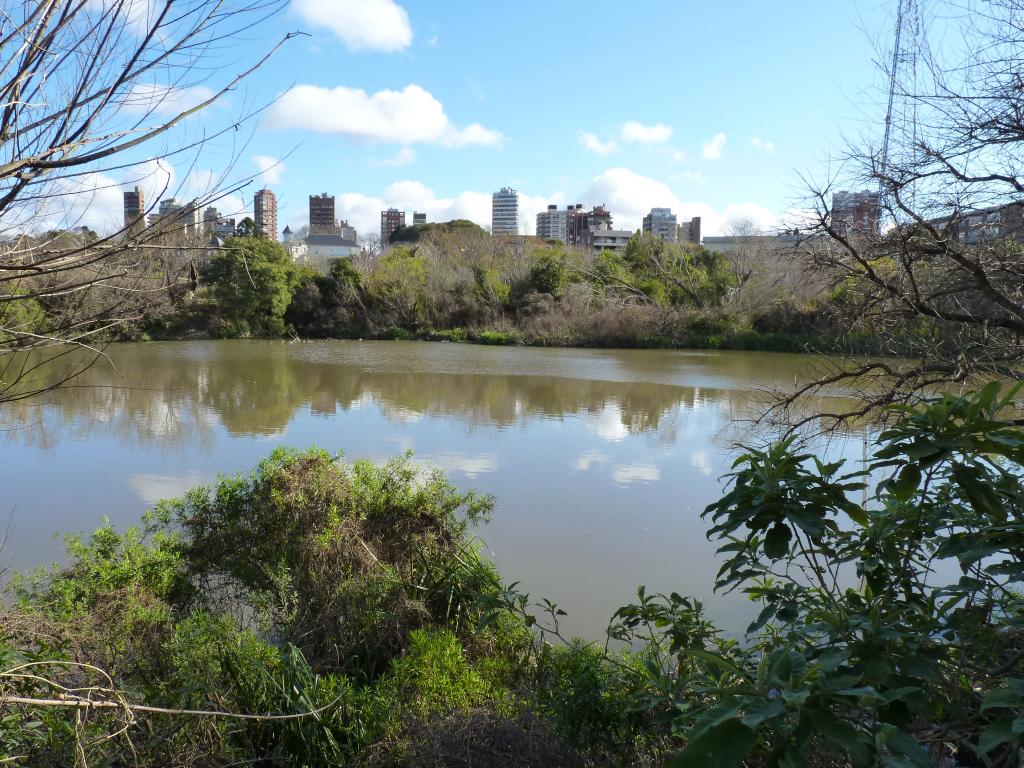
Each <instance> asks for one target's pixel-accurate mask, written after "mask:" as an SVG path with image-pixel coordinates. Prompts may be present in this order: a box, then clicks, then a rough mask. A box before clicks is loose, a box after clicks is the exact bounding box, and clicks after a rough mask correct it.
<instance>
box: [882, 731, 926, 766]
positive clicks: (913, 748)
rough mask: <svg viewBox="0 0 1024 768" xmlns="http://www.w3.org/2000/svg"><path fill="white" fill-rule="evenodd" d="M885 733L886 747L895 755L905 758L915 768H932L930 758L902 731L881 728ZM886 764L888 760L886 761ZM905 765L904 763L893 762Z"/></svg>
mask: <svg viewBox="0 0 1024 768" xmlns="http://www.w3.org/2000/svg"><path fill="white" fill-rule="evenodd" d="M883 730H885V731H886V732H887V735H888V738H887V739H886V742H885V743H886V746H887V747H888V748H889V750H890V751H891V752H893V753H894V754H895V755H897V756H899V757H902V758H905V759H906V761H908V762H909V764H910V765H912V766H914V767H915V768H932V760H931V757H929V756H928V753H927V752H925V751H924V750H923V749H921V745H920V744H918V743H917V742H916V741H914V740H913V739H912V738H910V737H909V736H908V735H907V734H905V733H903V731H899V730H896V729H895V728H894V727H893V726H888V727H885V728H883ZM886 762H887V763H888V762H889V760H886ZM894 762H898V763H899V764H901V765H905V764H906V762H904V761H902V760H901V761H894Z"/></svg>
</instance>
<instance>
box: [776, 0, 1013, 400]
mask: <svg viewBox="0 0 1024 768" xmlns="http://www.w3.org/2000/svg"><path fill="white" fill-rule="evenodd" d="M933 24H935V25H938V24H943V25H948V26H949V27H952V29H943V30H941V31H942V33H943V35H944V36H945V37H946V38H948V39H952V36H953V35H954V34H960V35H962V38H963V39H964V40H965V41H966V45H965V46H964V47H962V48H961V47H955V46H941V47H940V48H937V49H936V50H939V51H941V52H945V53H944V55H945V56H946V58H940V57H939V56H940V54H939V53H935V52H934V51H932V50H931V49H930V48H929V47H928V46H927V43H926V42H924V41H914V42H912V43H911V45H912V46H914V49H913V52H914V53H915V57H916V60H917V61H918V62H919V63H920V65H919V66H918V67H917V71H916V72H914V73H912V74H911V75H905V74H904V73H905V70H906V67H904V66H898V67H897V71H896V72H886V73H885V76H886V82H887V83H888V82H890V80H891V82H892V85H893V100H894V103H895V104H896V105H897V107H898V108H897V109H895V110H894V111H893V112H892V114H894V115H895V116H896V117H898V118H899V119H895V118H894V119H893V121H892V123H891V126H890V130H888V131H887V134H888V143H886V141H885V138H884V137H883V138H880V139H879V140H877V141H876V142H874V143H868V144H866V145H854V146H852V147H851V148H850V150H849V153H848V161H847V163H846V166H845V168H844V171H843V175H842V176H841V177H839V178H837V179H833V180H832V181H831V182H830V183H829V184H826V185H819V186H816V187H814V188H813V189H812V205H813V210H814V216H813V218H814V224H815V228H814V231H813V232H812V233H811V236H810V237H809V238H808V240H807V241H806V243H805V247H804V248H803V251H804V253H805V256H806V258H807V265H808V268H809V269H811V270H812V271H813V274H816V275H817V276H821V277H823V278H825V279H826V280H827V281H828V282H829V283H830V285H831V286H832V287H833V289H834V290H835V292H836V295H837V297H838V298H839V299H840V302H839V304H840V306H842V307H844V308H845V309H846V311H847V313H848V327H850V328H851V329H852V330H854V331H855V332H859V333H869V334H872V335H874V336H875V337H877V338H878V340H879V345H880V347H881V349H882V350H883V351H885V352H888V353H891V354H892V355H898V356H900V357H901V358H902V360H899V361H897V360H881V361H875V362H870V363H866V364H861V365H856V366H849V365H846V366H844V367H843V369H842V370H834V371H826V372H825V373H824V374H823V375H822V376H821V377H819V378H817V379H815V380H814V381H813V382H810V383H808V384H807V385H805V386H803V387H801V388H799V389H798V390H797V391H796V393H795V395H793V396H794V397H797V396H802V395H803V394H807V393H810V392H814V391H818V390H820V389H821V388H822V387H826V386H831V385H832V384H834V383H835V382H836V381H838V380H840V379H857V380H864V377H866V376H868V375H870V376H871V379H872V381H871V389H870V391H865V392H864V395H865V398H866V403H865V405H864V406H863V407H862V408H858V409H857V410H858V411H862V410H870V409H872V408H874V407H875V406H877V405H879V404H881V403H886V402H892V401H897V402H903V401H913V400H916V399H918V397H919V396H920V393H922V392H923V391H924V390H927V389H928V388H929V387H932V386H934V385H937V384H940V383H946V382H970V381H972V380H979V379H981V380H984V379H990V378H992V377H1008V378H1019V377H1020V375H1021V365H1020V363H1021V360H1022V358H1024V344H1022V339H1024V279H1022V278H1024V245H1022V242H1024V216H1022V210H1024V209H1022V204H1021V197H1022V195H1024V176H1022V168H1024V89H1022V88H1021V72H1022V71H1024V2H1022V0H987V1H986V2H981V3H979V4H978V7H977V8H975V7H973V6H972V7H971V8H970V9H962V10H961V11H959V12H956V13H954V14H953V15H952V16H951V17H950V18H948V19H942V20H938V19H936V20H934V21H933ZM893 58H894V62H895V63H896V64H898V65H899V64H900V63H901V62H903V61H904V60H905V59H907V58H908V56H907V53H906V51H905V50H904V51H902V52H898V55H897V56H895V57H893ZM880 123H881V121H880ZM880 132H881V131H880ZM840 183H842V184H843V186H846V185H850V186H847V187H846V188H860V189H865V190H869V191H870V192H871V193H873V192H874V190H878V195H879V203H880V206H879V208H880V216H878V218H879V219H880V221H879V222H876V221H872V218H873V216H872V214H871V213H870V209H868V212H867V214H866V215H862V216H860V217H859V220H852V219H851V217H850V216H848V215H847V213H846V212H845V211H844V210H842V209H841V207H836V206H835V205H834V200H835V198H833V191H834V190H835V189H836V187H837V185H838V184H840ZM907 360H909V361H910V362H907ZM787 401H789V402H791V401H792V397H790V398H787ZM844 415H848V414H837V415H836V416H837V417H841V416H844Z"/></svg>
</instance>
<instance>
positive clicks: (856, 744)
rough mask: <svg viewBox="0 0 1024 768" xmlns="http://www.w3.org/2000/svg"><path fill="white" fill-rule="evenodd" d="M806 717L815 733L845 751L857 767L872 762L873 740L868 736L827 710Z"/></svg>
mask: <svg viewBox="0 0 1024 768" xmlns="http://www.w3.org/2000/svg"><path fill="white" fill-rule="evenodd" d="M806 716H807V720H808V722H809V723H810V724H811V727H812V728H813V729H814V731H815V733H817V735H819V736H821V737H822V738H823V739H826V740H827V741H830V742H832V743H833V744H834V745H836V746H837V747H839V748H840V749H842V750H844V751H845V752H846V753H847V754H848V755H849V756H850V759H851V760H852V761H853V763H854V764H855V765H866V764H868V763H870V762H871V740H870V738H869V737H868V736H867V735H866V734H864V733H861V732H860V731H858V730H857V729H856V728H854V727H853V726H852V725H850V723H849V722H847V721H846V720H842V719H840V718H839V717H837V716H836V715H834V714H832V713H831V712H829V711H827V710H811V711H809V712H807V713H806Z"/></svg>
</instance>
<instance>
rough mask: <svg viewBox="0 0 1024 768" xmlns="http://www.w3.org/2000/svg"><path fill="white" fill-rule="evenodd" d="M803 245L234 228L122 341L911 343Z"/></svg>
mask: <svg viewBox="0 0 1024 768" xmlns="http://www.w3.org/2000/svg"><path fill="white" fill-rule="evenodd" d="M456 225H458V226H456ZM790 257H791V254H786V253H784V252H782V251H776V250H771V249H766V248H764V247H763V245H762V246H758V248H757V250H756V252H750V253H748V252H736V253H732V254H730V255H729V256H728V257H727V256H724V255H722V254H720V253H716V252H713V251H709V250H706V249H704V248H701V247H699V246H693V245H685V244H675V243H665V242H663V241H661V240H659V239H656V238H653V237H651V236H649V235H640V234H637V235H636V236H635V237H634V238H633V239H632V240H631V241H630V243H629V245H628V246H627V248H626V249H625V251H623V252H622V253H613V252H604V253H598V254H588V253H584V252H582V251H579V250H576V249H569V248H566V247H565V246H563V245H561V244H559V243H557V242H545V241H524V240H521V239H517V238H492V237H491V236H489V235H488V234H487V233H486V232H484V231H483V230H481V229H480V228H479V227H476V226H475V225H470V224H468V222H467V223H463V224H461V225H459V223H458V222H452V223H450V224H448V225H428V228H427V229H426V230H425V231H424V232H422V233H420V234H419V235H418V239H417V240H416V241H415V242H412V243H401V244H397V245H394V246H393V247H391V248H390V249H388V250H387V251H385V252H384V253H382V254H380V255H378V256H374V257H372V258H371V257H361V258H342V259H334V260H330V261H328V262H325V263H323V264H320V265H318V267H317V268H316V269H314V268H313V267H312V266H310V265H303V264H298V263H296V262H294V261H292V259H291V258H290V257H289V255H288V253H287V251H286V250H285V248H284V247H283V246H281V245H280V244H277V243H272V242H269V241H266V240H261V239H258V238H254V237H234V238H229V239H228V240H227V242H226V243H225V245H224V246H223V247H222V248H221V249H218V250H215V251H211V252H209V253H208V254H207V256H206V257H205V258H204V259H203V260H202V261H201V264H200V267H199V269H198V270H197V272H196V277H195V279H193V280H191V281H190V282H187V283H179V284H177V285H175V286H173V287H172V289H171V290H170V291H168V292H167V296H166V298H165V300H164V301H163V302H162V303H159V302H158V303H150V304H147V305H146V306H145V307H142V308H140V312H139V314H138V316H137V317H136V319H135V320H134V321H132V322H129V323H124V324H120V325H118V326H116V327H115V328H113V329H112V330H111V332H110V334H108V336H107V338H108V339H111V340H125V341H132V340H169V339H188V338H296V337H298V338H304V339H320V338H338V339H415V340H425V341H450V342H471V343H479V344H491V345H520V344H521V345H529V346H552V347H596V348H642V349H723V350H730V349H731V350H752V351H774V352H810V351H817V352H822V353H826V354H871V355H887V354H892V355H897V354H899V353H900V351H901V349H900V348H898V347H895V346H893V344H892V343H891V341H890V342H887V343H883V341H882V339H881V337H879V336H877V335H875V334H874V333H873V331H872V329H871V328H866V327H860V326H858V325H857V324H856V323H855V322H851V321H850V320H849V318H850V317H851V316H855V315H856V303H857V300H856V293H855V292H854V291H851V290H842V289H835V288H832V289H829V288H827V287H826V286H824V285H818V286H814V285H813V284H812V281H809V280H807V279H806V275H804V274H803V273H799V270H795V269H794V267H793V265H792V258H790ZM50 310H51V308H49V307H43V308H41V309H40V314H41V315H42V316H44V317H45V315H46V313H47V312H48V311H50ZM53 311H56V312H59V311H60V309H59V308H55V309H53ZM44 322H45V321H44Z"/></svg>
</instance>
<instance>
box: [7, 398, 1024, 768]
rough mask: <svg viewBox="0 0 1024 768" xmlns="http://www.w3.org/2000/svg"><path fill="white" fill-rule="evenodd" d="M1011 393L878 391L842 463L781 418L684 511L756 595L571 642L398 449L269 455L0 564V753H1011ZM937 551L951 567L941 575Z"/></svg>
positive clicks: (208, 762) (549, 761)
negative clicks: (724, 627)
mask: <svg viewBox="0 0 1024 768" xmlns="http://www.w3.org/2000/svg"><path fill="white" fill-rule="evenodd" d="M1018 394H1019V387H1012V388H1009V389H1003V390H1001V389H1000V387H999V386H998V385H990V386H988V387H985V388H984V389H983V390H981V391H979V392H975V393H972V394H969V395H966V396H953V395H943V396H942V397H940V398H938V399H935V400H933V401H930V402H928V403H926V404H923V405H921V406H919V407H916V408H913V409H910V408H903V409H899V410H898V412H897V414H896V415H897V416H898V418H897V419H896V420H894V421H893V422H892V423H891V425H890V426H889V427H888V428H887V429H886V431H885V432H883V433H882V434H881V435H879V437H878V438H877V441H876V443H875V445H874V448H873V451H872V453H871V460H870V462H869V466H867V467H865V468H862V469H853V468H852V467H846V466H844V464H843V463H842V462H837V463H833V464H824V463H823V462H822V461H821V460H820V459H819V458H817V457H816V456H814V455H813V452H811V451H809V450H808V449H807V448H805V447H804V446H803V445H801V444H800V442H799V441H797V440H796V439H795V438H789V439H784V440H781V441H778V442H776V443H773V444H771V445H769V446H766V447H761V448H746V449H744V451H743V453H742V454H741V455H740V456H739V458H738V459H737V461H736V463H735V464H734V468H733V472H732V474H730V475H729V476H728V478H727V479H728V480H729V483H728V485H727V487H726V490H725V493H724V495H723V496H722V497H721V498H720V499H719V500H718V501H717V502H715V503H713V504H711V505H710V506H709V507H708V508H707V509H706V510H705V512H704V519H705V520H706V521H707V523H708V525H709V527H710V530H709V534H708V535H709V536H710V537H712V538H713V539H715V540H716V541H718V542H719V544H720V547H719V554H720V556H721V558H722V562H723V565H722V568H721V570H720V572H719V574H718V579H717V589H720V590H732V589H738V590H740V591H742V592H744V593H746V594H747V595H748V597H749V598H750V599H751V602H752V605H751V615H752V617H756V618H755V619H754V621H753V622H752V623H751V625H750V627H749V628H748V629H747V630H746V632H745V633H743V634H742V636H740V637H730V636H727V635H726V634H724V633H723V632H721V631H720V630H719V629H718V628H716V627H715V626H714V625H713V624H712V623H711V622H710V621H709V620H708V619H707V618H706V616H705V615H704V613H703V608H702V606H701V604H700V603H699V602H698V601H695V600H693V599H692V598H688V597H686V596H684V595H680V594H677V593H671V594H668V595H661V594H659V595H651V594H647V593H646V592H645V590H644V589H643V588H641V589H640V590H639V591H638V593H637V602H636V603H634V604H631V605H627V606H623V607H622V608H620V609H618V610H617V611H616V612H615V614H614V615H613V616H612V617H611V618H610V620H609V624H608V630H607V637H606V639H605V640H604V641H603V642H590V641H587V640H581V639H576V638H571V637H566V636H565V634H564V633H563V632H562V630H561V628H560V626H559V619H560V617H561V616H564V615H565V613H566V612H565V610H564V609H563V608H562V607H560V606H559V605H557V604H555V603H552V602H550V601H549V600H547V599H543V598H542V599H535V598H531V597H530V596H529V595H526V594H523V593H521V592H520V591H519V590H518V589H517V587H516V584H507V583H505V582H504V581H503V580H502V577H501V575H500V574H499V573H498V572H497V571H496V570H495V569H494V567H493V566H492V565H491V564H490V562H489V561H488V560H486V558H484V557H483V556H482V554H481V547H480V545H479V541H478V540H476V539H475V538H473V537H472V534H471V530H472V529H473V527H474V526H475V525H476V524H477V523H480V522H483V521H485V520H486V519H487V517H488V516H489V515H490V514H491V513H492V511H493V509H494V505H495V500H494V499H493V498H491V497H488V496H481V495H478V494H476V493H474V492H472V491H470V492H462V491H459V490H458V489H456V488H455V487H454V486H452V485H451V484H450V483H449V482H448V481H447V480H446V479H445V477H444V475H443V474H442V473H441V472H440V471H437V470H435V471H433V472H429V473H426V472H424V470H423V469H422V468H419V467H418V466H417V465H416V464H415V463H414V462H413V461H412V460H411V456H410V455H406V456H404V457H400V458H397V459H394V460H392V461H390V462H388V463H386V464H383V465H374V464H371V463H369V462H362V461H360V462H355V463H348V462H346V461H344V459H343V457H341V456H335V455H330V454H328V453H326V452H324V451H321V450H318V449H315V448H314V449H308V450H305V451H301V452H298V451H289V450H286V449H278V450H276V451H274V452H273V453H272V454H271V456H270V457H269V458H267V459H265V460H264V461H263V462H261V463H260V465H259V466H258V467H257V468H256V469H255V470H254V471H253V472H251V473H250V474H248V475H238V476H233V477H221V478H219V479H218V481H217V482H216V483H215V484H213V485H210V486H201V487H197V488H193V489H192V490H190V491H189V492H187V493H186V494H185V495H184V496H182V497H181V498H177V499H171V500H166V501H163V502H160V503H158V504H157V505H156V507H155V508H154V509H153V510H152V511H151V512H150V513H148V514H147V516H146V517H145V518H144V521H143V523H142V524H141V525H140V526H138V527H133V528H129V529H126V530H124V531H117V530H115V529H114V528H113V527H112V526H110V525H109V523H105V524H104V525H103V526H102V527H101V528H99V529H98V530H96V531H95V532H94V533H93V534H91V535H90V536H86V537H69V538H68V539H67V550H68V564H67V565H66V566H64V567H60V568H58V567H53V568H50V569H42V570H40V571H37V572H35V573H31V574H22V575H18V576H16V577H15V578H14V579H13V580H12V581H11V583H10V584H9V586H8V600H7V601H6V604H5V607H4V608H3V609H2V611H0V754H2V755H3V757H4V760H5V761H6V762H7V763H9V764H13V765H26V766H28V765H31V766H36V767H40V766H41V767H45V766H58V765H60V766H63V765H69V764H78V765H100V764H102V765H139V766H158V765H159V766H182V767H192V766H195V767H196V768H198V766H222V767H224V768H226V767H227V766H233V765H239V764H250V765H262V766H296V768H297V767H298V766H314V765H356V766H377V767H383V766H410V768H411V766H426V767H428V768H429V767H432V766H436V767H437V768H440V767H441V766H466V767H467V768H468V767H469V766H475V767H477V768H479V767H481V766H483V767H484V768H487V767H488V766H495V767H507V768H512V767H513V766H519V767H523V766H551V765H560V766H581V767H582V766H644V765H648V766H656V765H667V766H678V767H681V768H690V767H691V766H692V767H693V768H696V767H697V766H702V767H703V766H711V767H712V768H736V767H737V766H740V765H758V766H761V765H777V766H819V765H820V766H826V765H837V764H841V765H852V766H858V767H860V766H864V768H867V767H868V766H877V765H892V766H907V767H908V768H912V767H913V768H926V767H927V766H931V765H940V764H941V765H946V764H956V765H967V766H985V767H986V768H989V767H992V766H995V767H996V768H1003V767H1006V768H1009V766H1012V765H1015V764H1016V760H1017V755H1018V751H1019V750H1020V749H1021V748H1022V747H1024V729H1022V728H1021V727H1020V726H1021V718H1020V712H1021V711H1022V709H1024V633H1022V631H1021V627H1022V626H1024V597H1022V595H1021V593H1020V591H1019V585H1020V583H1021V581H1022V580H1024V522H1022V521H1024V473H1022V472H1021V469H1022V465H1024V430H1022V429H1021V427H1020V422H1019V420H1018V419H1017V418H1016V416H1017V415H1018V414H1017V412H1016V410H1015V405H1014V403H1015V399H1016V398H1017V396H1018ZM879 475H881V476H882V477H883V480H882V481H881V483H879V484H878V485H877V487H876V488H875V492H874V494H872V496H871V497H870V498H867V497H865V498H864V500H863V502H861V503H858V502H856V501H855V499H860V498H861V497H862V492H863V491H864V489H865V483H866V482H867V481H868V480H869V477H875V478H877V477H878V476H879ZM612 556H614V553H612ZM942 562H947V563H949V564H955V565H957V566H959V570H960V571H961V573H962V576H961V577H959V578H957V577H956V576H955V575H954V576H953V578H952V580H950V581H949V582H948V583H936V581H939V580H938V579H937V576H936V574H938V573H941V572H943V570H942V569H937V568H936V566H937V565H938V564H940V563H942ZM948 570H949V569H948V568H947V569H946V572H948ZM841 571H847V572H849V573H850V574H856V576H857V578H856V579H855V580H854V581H853V582H850V580H849V579H847V578H844V577H841V575H840V574H841ZM567 608H568V609H569V610H571V606H567Z"/></svg>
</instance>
